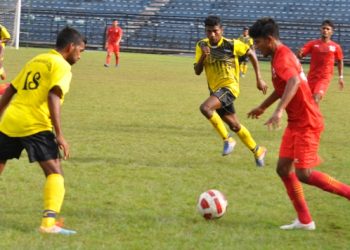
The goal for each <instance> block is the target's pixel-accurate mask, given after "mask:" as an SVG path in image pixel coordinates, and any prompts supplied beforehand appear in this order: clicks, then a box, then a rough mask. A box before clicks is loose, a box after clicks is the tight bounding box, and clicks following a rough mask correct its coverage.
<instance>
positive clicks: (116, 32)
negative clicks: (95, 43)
mask: <svg viewBox="0 0 350 250" xmlns="http://www.w3.org/2000/svg"><path fill="white" fill-rule="evenodd" d="M122 35H123V30H122V28H120V27H119V26H118V27H114V26H111V27H109V28H108V30H107V39H108V40H107V42H108V43H116V42H117V41H119V40H120V39H121V37H122Z"/></svg>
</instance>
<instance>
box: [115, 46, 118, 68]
mask: <svg viewBox="0 0 350 250" xmlns="http://www.w3.org/2000/svg"><path fill="white" fill-rule="evenodd" d="M114 55H115V66H116V67H118V66H119V45H115V48H114Z"/></svg>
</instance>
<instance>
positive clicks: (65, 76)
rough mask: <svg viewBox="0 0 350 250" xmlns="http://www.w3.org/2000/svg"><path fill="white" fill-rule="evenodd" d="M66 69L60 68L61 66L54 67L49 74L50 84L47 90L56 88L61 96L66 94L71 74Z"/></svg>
mask: <svg viewBox="0 0 350 250" xmlns="http://www.w3.org/2000/svg"><path fill="white" fill-rule="evenodd" d="M68 67H69V66H67V67H62V65H61V66H56V67H55V69H54V70H53V71H52V73H51V84H50V86H49V89H52V88H53V87H55V86H58V87H59V88H60V89H61V90H62V93H63V95H65V94H67V93H68V91H69V86H70V82H71V80H72V73H71V71H70V69H69V68H68Z"/></svg>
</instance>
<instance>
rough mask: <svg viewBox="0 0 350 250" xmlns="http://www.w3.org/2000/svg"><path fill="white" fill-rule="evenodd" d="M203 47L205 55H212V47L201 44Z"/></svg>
mask: <svg viewBox="0 0 350 250" xmlns="http://www.w3.org/2000/svg"><path fill="white" fill-rule="evenodd" d="M201 49H202V53H203V55H205V56H206V57H207V56H209V55H210V48H209V47H208V46H206V45H203V46H201Z"/></svg>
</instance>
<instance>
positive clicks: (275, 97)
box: [248, 91, 279, 119]
mask: <svg viewBox="0 0 350 250" xmlns="http://www.w3.org/2000/svg"><path fill="white" fill-rule="evenodd" d="M278 99H279V96H278V95H277V93H276V91H273V92H272V93H271V94H270V95H269V96H268V97H267V98H266V99H265V101H263V102H262V103H261V104H260V105H259V106H258V107H256V108H254V109H252V110H251V111H250V112H249V113H248V117H250V118H253V119H259V117H260V116H261V115H262V114H263V113H264V112H265V110H266V109H267V108H268V107H270V106H271V105H272V104H273V103H274V102H275V101H277V100H278Z"/></svg>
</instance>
